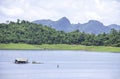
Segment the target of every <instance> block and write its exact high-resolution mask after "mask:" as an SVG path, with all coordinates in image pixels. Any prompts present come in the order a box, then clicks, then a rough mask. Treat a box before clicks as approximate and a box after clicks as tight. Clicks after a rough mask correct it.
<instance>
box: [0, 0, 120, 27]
mask: <svg viewBox="0 0 120 79" xmlns="http://www.w3.org/2000/svg"><path fill="white" fill-rule="evenodd" d="M64 16H65V17H67V18H68V19H69V20H70V22H71V23H78V22H79V23H85V22H88V21H89V20H98V21H100V22H102V23H104V24H105V25H109V24H119V25H120V0H0V22H6V20H13V21H15V20H16V19H18V18H19V19H21V20H23V19H24V20H28V21H33V20H38V19H51V20H58V19H59V18H61V17H64Z"/></svg>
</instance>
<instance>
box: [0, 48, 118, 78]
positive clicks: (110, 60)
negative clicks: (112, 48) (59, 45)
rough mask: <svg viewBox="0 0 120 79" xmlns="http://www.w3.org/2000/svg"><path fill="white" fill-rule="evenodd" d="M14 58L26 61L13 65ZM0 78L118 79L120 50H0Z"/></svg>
mask: <svg viewBox="0 0 120 79" xmlns="http://www.w3.org/2000/svg"><path fill="white" fill-rule="evenodd" d="M16 58H27V59H28V62H29V63H28V64H15V63H14V61H15V59H16ZM33 61H36V62H40V63H41V64H33V63H32V62H33ZM0 79H120V53H112V52H91V51H74V50H70V51H69V50H0Z"/></svg>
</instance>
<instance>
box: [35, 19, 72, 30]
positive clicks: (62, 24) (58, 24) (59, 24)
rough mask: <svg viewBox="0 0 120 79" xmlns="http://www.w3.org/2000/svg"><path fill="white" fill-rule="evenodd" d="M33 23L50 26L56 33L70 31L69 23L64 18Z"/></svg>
mask: <svg viewBox="0 0 120 79" xmlns="http://www.w3.org/2000/svg"><path fill="white" fill-rule="evenodd" d="M33 23H37V24H42V25H46V26H50V27H52V28H54V29H56V30H58V31H65V32H71V31H72V27H71V23H70V21H69V20H68V19H67V18H66V17H62V18H61V19H59V20H58V21H51V20H36V21H33Z"/></svg>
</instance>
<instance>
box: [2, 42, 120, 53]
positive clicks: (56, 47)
mask: <svg viewBox="0 0 120 79" xmlns="http://www.w3.org/2000/svg"><path fill="white" fill-rule="evenodd" d="M0 49H1V50H22V49H23V50H86V51H99V52H120V47H109V46H84V45H68V44H51V45H50V44H43V45H32V44H13V43H11V44H0Z"/></svg>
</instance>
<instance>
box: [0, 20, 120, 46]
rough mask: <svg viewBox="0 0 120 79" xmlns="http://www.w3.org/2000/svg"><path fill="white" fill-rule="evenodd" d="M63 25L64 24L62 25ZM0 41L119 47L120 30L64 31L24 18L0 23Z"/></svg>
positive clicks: (6, 42)
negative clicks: (97, 31)
mask: <svg viewBox="0 0 120 79" xmlns="http://www.w3.org/2000/svg"><path fill="white" fill-rule="evenodd" d="M63 27H64V26H63ZM0 43H1V44H2V43H5V44H8V43H26V44H38V45H40V44H70V45H73V44H75V45H86V46H115V47H120V31H117V30H114V29H111V32H110V33H108V34H107V33H103V34H98V35H95V34H88V33H85V32H80V31H79V30H76V31H73V32H69V33H66V32H64V31H56V30H55V29H53V28H50V27H47V26H43V25H41V24H35V23H32V22H29V21H25V20H19V19H18V20H17V22H12V21H7V22H6V23H0Z"/></svg>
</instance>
